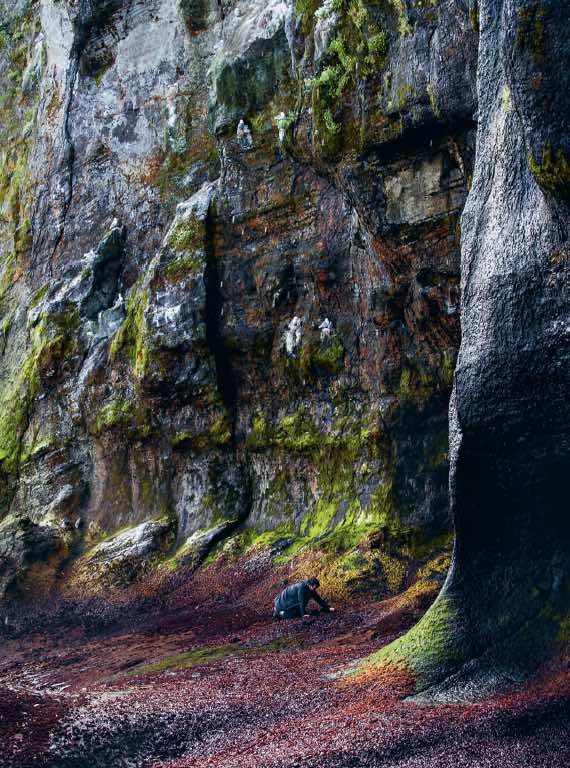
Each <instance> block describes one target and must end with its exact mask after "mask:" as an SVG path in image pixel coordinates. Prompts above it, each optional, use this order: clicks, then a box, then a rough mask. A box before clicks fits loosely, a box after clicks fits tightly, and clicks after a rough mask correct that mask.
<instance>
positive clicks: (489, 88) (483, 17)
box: [380, 0, 570, 701]
mask: <svg viewBox="0 0 570 768" xmlns="http://www.w3.org/2000/svg"><path fill="white" fill-rule="evenodd" d="M479 9H480V27H481V43H480V48H479V66H478V94H479V128H478V137H477V155H476V162H475V171H474V176H473V184H472V187H471V190H470V193H469V197H468V200H467V204H466V207H465V210H464V213H463V217H462V260H461V271H462V278H461V293H462V341H461V348H460V352H459V357H458V361H457V367H456V371H455V385H454V391H453V397H452V399H451V404H450V443H451V483H450V486H451V498H452V504H453V516H454V523H455V534H456V540H455V553H454V558H453V565H452V568H451V571H450V573H449V576H448V579H447V582H446V584H445V587H444V589H443V592H442V593H441V595H440V596H439V598H438V600H437V601H436V603H435V604H434V606H433V608H432V609H431V610H430V611H429V612H428V613H427V614H426V616H425V617H424V619H423V620H422V622H421V623H420V624H419V625H418V626H417V627H415V628H414V629H413V630H412V632H411V633H409V635H407V636H406V637H404V638H403V639H402V640H401V641H399V642H397V643H396V644H395V645H393V646H391V647H389V648H388V649H386V651H384V652H383V653H382V654H381V655H380V656H381V658H383V659H384V660H388V661H390V662H391V663H395V664H397V665H400V666H401V665H403V666H405V667H407V668H408V669H411V670H412V671H413V673H414V675H415V677H416V681H417V688H418V690H420V691H424V693H423V698H427V699H428V700H434V699H435V700H440V701H448V700H457V699H460V700H472V699H478V698H481V697H482V696H485V695H487V694H490V693H492V692H494V691H495V690H496V689H497V688H500V687H504V686H505V685H512V684H516V683H519V682H521V681H522V680H523V679H525V677H526V676H527V675H528V674H529V672H532V671H533V670H534V669H536V667H537V666H538V665H540V663H541V662H543V660H544V659H545V658H547V657H548V655H549V654H552V653H554V652H555V651H556V648H557V647H558V644H559V643H560V642H561V641H563V640H564V639H565V638H566V639H567V629H565V628H567V626H568V615H569V614H568V611H569V609H570V591H569V584H570V582H569V571H568V566H569V553H570V547H569V544H570V540H569V534H570V527H569V522H568V515H567V514H566V509H567V506H568V505H567V503H566V490H565V485H566V483H565V477H566V475H567V473H568V467H569V461H570V409H569V405H568V396H567V395H568V371H569V370H570V344H569V336H568V320H569V313H570V303H569V295H568V279H569V276H570V273H569V264H570V262H569V258H568V255H569V251H568V226H569V223H570V218H569V214H570V210H569V207H568V181H569V179H568V178H567V176H566V172H565V168H566V161H567V158H568V147H569V143H570V134H569V132H568V124H567V115H568V113H569V110H570V101H569V93H570V92H569V89H568V50H567V46H566V43H565V30H567V29H568V24H569V22H570V15H569V12H568V8H567V6H566V5H565V4H563V3H558V2H547V3H541V4H536V3H535V4H528V3H523V2H514V3H503V2H498V1H497V0H494V1H492V0H488V1H487V2H484V3H480V6H479ZM546 103H549V104H551V105H552V106H551V108H549V109H548V110H547V112H545V111H544V105H545V104H546Z"/></svg>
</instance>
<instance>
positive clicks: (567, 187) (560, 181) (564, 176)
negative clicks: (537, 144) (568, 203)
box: [528, 144, 570, 197]
mask: <svg viewBox="0 0 570 768" xmlns="http://www.w3.org/2000/svg"><path fill="white" fill-rule="evenodd" d="M528 167H529V168H530V170H531V172H532V175H533V176H534V178H535V179H536V181H537V183H538V184H539V186H541V187H542V189H546V190H548V191H549V192H552V193H553V194H555V195H560V196H561V197H568V196H570V162H569V160H568V157H567V155H566V153H565V152H564V151H563V150H562V149H558V150H554V149H553V148H552V146H551V145H550V144H545V145H544V146H543V147H542V153H541V157H540V160H535V158H534V154H533V153H531V154H530V155H529V157H528Z"/></svg>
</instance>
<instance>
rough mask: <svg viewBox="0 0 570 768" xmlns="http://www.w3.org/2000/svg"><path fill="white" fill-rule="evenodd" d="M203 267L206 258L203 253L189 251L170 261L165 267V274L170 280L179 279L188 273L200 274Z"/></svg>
mask: <svg viewBox="0 0 570 768" xmlns="http://www.w3.org/2000/svg"><path fill="white" fill-rule="evenodd" d="M203 268H204V260H203V258H202V256H201V254H195V253H188V254H187V255H186V256H181V257H180V258H179V259H174V261H171V262H169V263H168V264H167V265H166V266H165V267H164V270H163V274H164V276H165V277H167V278H168V279H170V280H179V279H180V278H182V277H185V276H186V275H193V274H198V273H200V272H201V271H202V269H203Z"/></svg>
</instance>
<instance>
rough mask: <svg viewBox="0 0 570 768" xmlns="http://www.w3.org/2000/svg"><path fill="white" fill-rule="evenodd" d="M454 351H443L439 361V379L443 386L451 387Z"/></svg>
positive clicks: (453, 372) (453, 370)
mask: <svg viewBox="0 0 570 768" xmlns="http://www.w3.org/2000/svg"><path fill="white" fill-rule="evenodd" d="M455 357H456V355H455V353H453V352H449V351H445V352H444V353H443V356H442V361H441V381H442V382H443V385H444V386H445V387H448V388H449V389H451V387H452V386H453V376H454V374H455Z"/></svg>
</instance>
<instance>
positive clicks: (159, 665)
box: [126, 638, 292, 677]
mask: <svg viewBox="0 0 570 768" xmlns="http://www.w3.org/2000/svg"><path fill="white" fill-rule="evenodd" d="M291 643H292V641H291V640H290V639H288V638H277V639H276V640H272V641H270V642H268V643H265V644H263V645H256V646H245V645H241V644H240V643H229V644H228V645H217V646H215V645H214V646H202V647H200V648H193V649H192V650H190V651H185V652H184V653H179V654H176V655H174V656H167V657H166V658H164V659H161V660H160V661H157V662H155V663H154V664H145V665H143V666H141V667H136V668H135V669H131V670H129V671H128V672H127V673H126V674H127V676H128V677H139V676H140V675H156V674H160V673H162V672H166V671H168V670H170V671H179V670H183V669H192V668H193V667H198V666H203V665H204V664H212V663H213V662H216V661H220V660H221V659H225V658H228V657H230V656H242V655H245V654H253V653H268V652H270V651H276V650H279V649H281V648H285V647H287V646H290V645H291Z"/></svg>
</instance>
